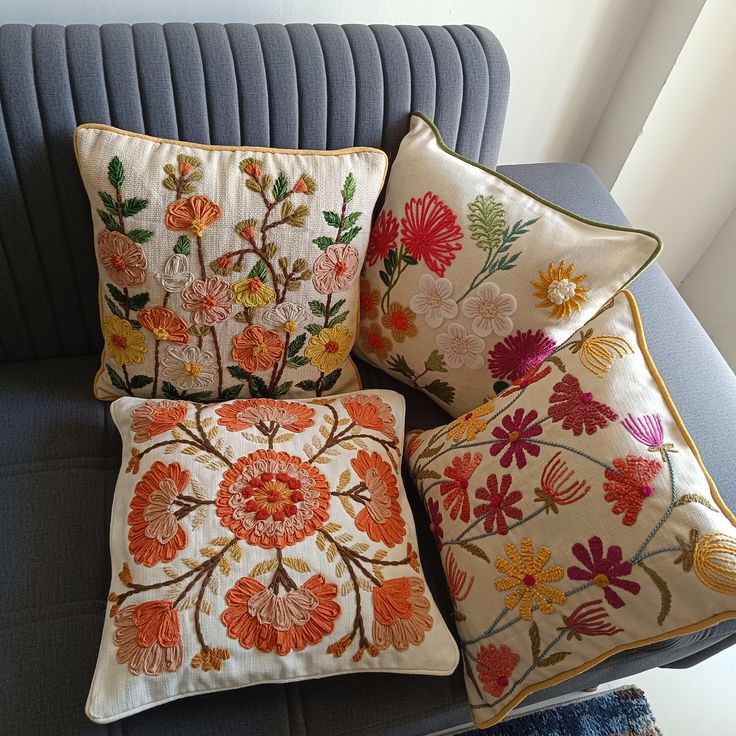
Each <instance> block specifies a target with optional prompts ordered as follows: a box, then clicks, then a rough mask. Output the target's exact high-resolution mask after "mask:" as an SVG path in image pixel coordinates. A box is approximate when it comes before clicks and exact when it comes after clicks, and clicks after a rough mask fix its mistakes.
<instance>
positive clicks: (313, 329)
mask: <svg viewBox="0 0 736 736" xmlns="http://www.w3.org/2000/svg"><path fill="white" fill-rule="evenodd" d="M305 329H306V330H307V332H309V333H310V334H311V335H319V333H320V332H321V331H322V325H316V324H314V323H312V324H309V325H307V326H306V327H305Z"/></svg>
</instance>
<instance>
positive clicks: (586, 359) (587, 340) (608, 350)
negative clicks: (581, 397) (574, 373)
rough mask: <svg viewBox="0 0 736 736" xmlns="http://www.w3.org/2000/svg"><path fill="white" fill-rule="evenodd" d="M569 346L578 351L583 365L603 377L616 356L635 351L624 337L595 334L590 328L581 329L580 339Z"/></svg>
mask: <svg viewBox="0 0 736 736" xmlns="http://www.w3.org/2000/svg"><path fill="white" fill-rule="evenodd" d="M568 348H569V349H570V350H571V351H572V352H573V354H574V353H578V354H579V357H580V362H581V363H582V365H583V367H585V368H587V369H588V370H589V371H590V372H591V373H592V374H593V375H594V376H598V378H603V376H605V375H606V373H608V371H609V370H610V368H611V365H612V364H613V361H614V360H615V359H616V358H624V357H625V356H626V355H630V354H632V353H633V352H634V349H633V348H632V347H631V345H629V343H628V342H626V340H624V338H623V337H618V336H617V335H594V334H593V329H592V328H590V329H588V330H586V331H585V332H583V331H582V330H581V331H580V339H579V340H572V341H570V342H569V343H568Z"/></svg>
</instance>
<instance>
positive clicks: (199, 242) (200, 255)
mask: <svg viewBox="0 0 736 736" xmlns="http://www.w3.org/2000/svg"><path fill="white" fill-rule="evenodd" d="M195 237H196V238H197V258H198V259H199V268H200V270H201V271H202V281H204V280H205V279H206V278H207V271H206V270H205V267H204V251H203V248H202V236H201V235H195Z"/></svg>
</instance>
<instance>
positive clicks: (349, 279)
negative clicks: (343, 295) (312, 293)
mask: <svg viewBox="0 0 736 736" xmlns="http://www.w3.org/2000/svg"><path fill="white" fill-rule="evenodd" d="M359 267H360V256H359V255H358V251H357V250H356V249H355V248H353V246H352V245H331V246H330V247H329V248H328V249H327V250H326V251H325V252H324V253H323V254H322V255H321V256H320V257H319V258H318V259H317V260H316V261H315V262H314V269H313V273H314V275H313V276H312V283H313V284H314V288H315V289H316V290H317V291H318V292H319V293H320V294H331V293H332V292H334V291H345V290H346V289H347V288H348V287H349V286H350V284H352V283H353V279H354V278H355V275H356V274H357V273H358V268H359Z"/></svg>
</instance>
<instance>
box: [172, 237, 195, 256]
mask: <svg viewBox="0 0 736 736" xmlns="http://www.w3.org/2000/svg"><path fill="white" fill-rule="evenodd" d="M174 253H181V255H183V256H188V255H191V253H192V243H191V241H190V240H189V238H188V237H187V236H186V235H180V236H179V237H178V238H177V239H176V243H175V244H174Z"/></svg>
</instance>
